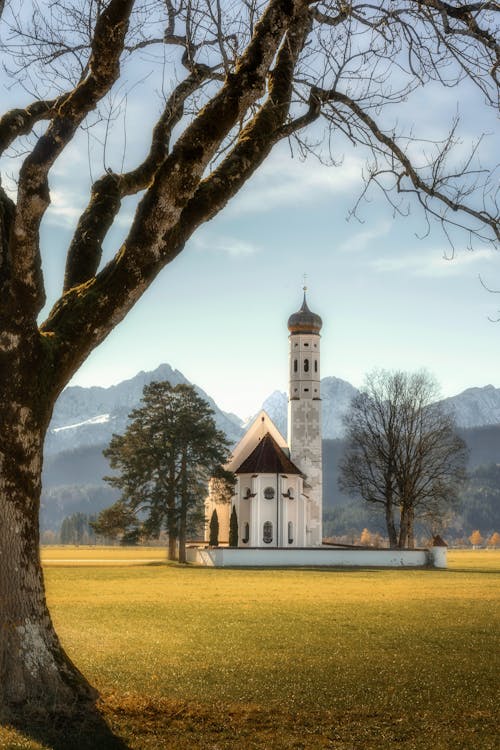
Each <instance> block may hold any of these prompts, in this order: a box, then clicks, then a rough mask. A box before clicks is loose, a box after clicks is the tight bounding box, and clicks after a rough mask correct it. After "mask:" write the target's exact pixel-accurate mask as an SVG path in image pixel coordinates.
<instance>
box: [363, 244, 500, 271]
mask: <svg viewBox="0 0 500 750" xmlns="http://www.w3.org/2000/svg"><path fill="white" fill-rule="evenodd" d="M494 260H498V257H497V256H495V255H494V252H493V251H492V250H488V249H484V250H474V251H463V252H457V253H455V256H454V257H453V258H446V257H444V256H443V254H442V252H441V251H440V250H434V251H430V252H429V251H426V252H425V253H422V251H419V249H418V248H416V249H415V252H414V254H413V255H411V256H408V255H406V256H404V257H401V256H398V257H396V256H394V257H385V258H379V259H377V260H375V261H373V262H372V264H371V267H372V268H373V269H374V270H375V271H378V272H380V273H393V272H399V271H406V272H408V273H410V274H411V275H412V276H424V277H435V276H447V275H450V274H453V275H460V274H461V273H464V272H467V273H470V268H471V267H473V266H474V265H478V266H479V265H481V264H484V263H485V262H491V261H494Z"/></svg>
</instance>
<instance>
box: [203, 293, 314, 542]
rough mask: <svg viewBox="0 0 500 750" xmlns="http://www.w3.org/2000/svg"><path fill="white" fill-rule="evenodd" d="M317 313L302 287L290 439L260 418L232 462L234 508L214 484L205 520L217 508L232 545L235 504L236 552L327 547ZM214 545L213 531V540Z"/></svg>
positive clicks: (293, 334)
mask: <svg viewBox="0 0 500 750" xmlns="http://www.w3.org/2000/svg"><path fill="white" fill-rule="evenodd" d="M321 326H322V321H321V318H320V317H319V315H316V313H313V312H311V311H310V310H309V308H308V306H307V301H306V290H305V289H304V301H303V303H302V307H301V308H300V310H299V311H298V312H296V313H294V314H293V315H291V316H290V318H289V319H288V330H289V332H290V335H289V340H290V353H289V371H290V385H289V401H288V442H287V441H286V440H285V438H284V437H283V435H281V433H280V432H279V430H278V428H277V427H276V425H275V424H274V423H273V421H272V420H271V418H270V417H269V415H268V414H266V412H265V411H261V412H260V414H258V416H257V417H256V418H255V419H254V421H253V422H252V424H251V425H250V427H249V428H248V430H247V432H246V433H245V435H244V436H243V438H242V439H241V440H240V442H239V443H238V445H237V446H236V447H235V448H234V451H233V454H232V457H231V460H230V462H229V463H228V464H227V465H226V468H227V469H228V470H229V471H232V472H234V474H235V475H236V486H235V494H234V496H233V498H232V502H230V503H228V502H227V501H225V502H224V501H223V500H221V499H220V498H219V497H218V494H217V483H216V482H212V483H211V484H210V494H209V496H208V498H207V501H206V503H205V519H206V521H207V527H208V521H209V520H210V518H211V516H212V513H213V510H214V509H215V510H216V511H217V516H218V520H219V540H220V542H221V543H227V542H228V540H229V518H230V515H231V511H232V506H233V505H234V507H235V509H236V515H237V518H238V547H243V548H245V547H246V548H250V547H264V548H267V547H273V546H274V547H314V546H317V545H320V544H321V543H322V523H321V521H322V499H323V498H322V461H321V450H322V448H321V396H320V330H321ZM206 539H207V541H208V531H207V537H206Z"/></svg>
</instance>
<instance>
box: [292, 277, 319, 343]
mask: <svg viewBox="0 0 500 750" xmlns="http://www.w3.org/2000/svg"><path fill="white" fill-rule="evenodd" d="M322 325H323V321H322V320H321V318H320V316H319V315H317V314H316V313H313V312H311V310H309V308H308V306H307V301H306V287H304V301H303V302H302V307H301V308H300V310H298V311H297V312H296V313H293V314H292V315H290V317H289V318H288V330H289V331H290V333H292V334H294V333H319V332H320V331H321V326H322Z"/></svg>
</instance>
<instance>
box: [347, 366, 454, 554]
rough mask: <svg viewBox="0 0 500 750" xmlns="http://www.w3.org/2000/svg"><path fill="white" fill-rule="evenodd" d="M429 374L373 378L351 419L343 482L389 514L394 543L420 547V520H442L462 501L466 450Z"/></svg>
mask: <svg viewBox="0 0 500 750" xmlns="http://www.w3.org/2000/svg"><path fill="white" fill-rule="evenodd" d="M438 394H439V392H438V388H437V385H436V383H435V381H434V379H433V378H432V377H431V376H430V375H429V374H428V373H426V372H417V373H405V372H388V371H386V370H378V371H375V372H373V373H371V374H370V375H368V376H367V378H366V381H365V385H364V387H363V389H362V390H361V391H360V393H358V394H357V395H356V396H355V397H354V398H353V400H352V403H351V407H350V409H349V411H348V412H347V414H346V415H345V418H344V425H345V428H346V441H347V449H346V452H345V454H344V456H343V458H342V460H341V463H340V477H339V484H340V487H341V488H342V489H343V490H345V491H346V492H348V493H349V494H351V495H354V496H359V497H361V498H362V499H363V500H365V501H366V502H367V503H369V504H371V505H372V506H373V508H375V509H377V508H378V509H379V510H380V512H381V513H383V514H384V518H385V523H386V528H387V534H388V537H389V545H390V546H391V547H398V548H404V547H410V548H413V547H414V541H415V540H414V524H415V519H416V518H417V519H418V518H420V519H425V520H426V521H430V522H431V525H432V524H435V523H436V521H437V519H439V518H440V517H442V516H443V515H444V514H445V513H446V511H447V510H448V509H449V508H450V507H453V505H454V504H456V503H457V502H458V497H459V491H460V488H461V486H462V484H463V482H464V480H465V464H466V459H467V450H466V446H465V443H464V442H463V440H462V439H461V438H460V437H459V435H458V434H457V432H456V427H455V423H454V419H453V415H452V414H450V413H449V412H448V411H447V410H446V408H445V407H444V406H443V405H442V404H441V403H439V401H438V400H437V399H438Z"/></svg>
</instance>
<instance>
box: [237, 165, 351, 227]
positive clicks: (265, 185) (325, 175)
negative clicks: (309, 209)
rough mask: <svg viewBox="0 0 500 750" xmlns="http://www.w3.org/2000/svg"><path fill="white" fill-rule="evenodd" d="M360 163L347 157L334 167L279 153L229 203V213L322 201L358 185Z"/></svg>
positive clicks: (246, 212)
mask: <svg viewBox="0 0 500 750" xmlns="http://www.w3.org/2000/svg"><path fill="white" fill-rule="evenodd" d="M361 170H362V161H361V160H359V159H354V158H348V159H346V160H345V161H344V163H343V164H342V165H340V166H338V167H333V166H332V167H329V166H325V165H323V164H320V163H319V162H318V161H316V160H315V159H314V158H310V159H308V160H307V161H305V162H303V161H300V160H298V159H292V158H290V157H289V156H287V155H284V154H279V155H277V156H273V157H271V158H270V159H269V160H268V161H267V162H266V163H265V164H264V165H263V166H262V167H261V169H260V170H259V171H258V172H257V174H256V175H255V177H254V178H253V179H252V180H251V181H250V182H249V183H248V184H247V185H246V186H245V188H244V189H243V190H242V191H241V192H240V194H239V195H238V196H237V197H236V198H235V200H234V202H233V203H232V204H230V211H231V212H232V213H233V214H248V213H262V212H266V213H268V212H269V211H272V210H273V209H275V208H279V207H283V206H288V205H294V206H297V205H299V206H303V205H304V204H307V203H312V202H316V201H318V200H324V199H325V197H326V198H328V197H330V196H333V195H335V194H337V195H338V194H339V193H345V192H346V190H347V191H348V190H351V189H355V188H356V186H357V185H359V184H360V175H361Z"/></svg>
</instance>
